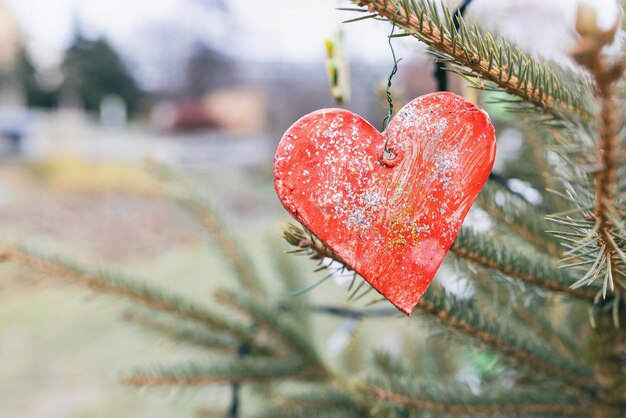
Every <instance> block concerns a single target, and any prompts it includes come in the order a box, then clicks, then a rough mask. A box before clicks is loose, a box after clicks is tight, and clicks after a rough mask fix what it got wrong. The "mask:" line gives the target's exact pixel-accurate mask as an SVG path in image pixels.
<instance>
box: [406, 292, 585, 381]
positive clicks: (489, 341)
mask: <svg viewBox="0 0 626 418" xmlns="http://www.w3.org/2000/svg"><path fill="white" fill-rule="evenodd" d="M416 309H419V310H420V311H422V312H425V313H428V314H430V315H433V316H435V317H436V318H437V320H439V321H440V322H442V323H443V324H444V325H445V326H447V327H448V328H450V329H452V330H454V331H457V332H459V333H460V334H462V335H465V336H468V337H470V338H471V339H472V340H473V341H475V342H479V343H480V344H483V345H485V346H486V347H488V348H490V349H492V350H494V351H495V352H497V353H500V354H502V355H504V356H505V357H506V358H509V359H511V360H513V361H514V362H515V363H516V364H517V365H518V366H522V367H526V366H530V367H532V368H533V369H534V370H536V371H538V372H540V373H542V374H544V375H546V376H549V377H552V378H555V379H558V380H561V381H563V382H566V383H568V384H571V385H573V386H575V387H577V388H579V389H584V390H587V389H592V388H594V387H595V382H594V381H593V379H592V378H591V372H590V370H588V369H587V368H585V367H583V366H580V365H579V364H577V363H574V362H572V361H570V360H569V359H567V358H565V357H562V356H561V355H559V354H557V353H556V352H555V351H554V350H553V349H552V348H551V347H550V346H547V345H545V344H544V343H542V342H541V341H539V340H537V339H536V338H535V337H533V335H532V334H529V333H524V332H523V328H519V327H518V328H517V329H516V330H515V331H513V330H512V329H510V328H508V327H507V325H506V324H502V323H500V321H489V320H488V319H487V318H486V317H485V316H484V315H482V314H480V313H479V312H478V311H477V310H476V309H475V307H474V306H473V304H472V302H471V301H460V300H458V299H456V298H455V297H453V296H451V295H448V294H445V293H444V292H442V291H441V290H438V289H436V288H433V287H431V288H429V290H428V291H427V292H426V293H425V294H424V296H423V297H422V299H421V300H420V301H419V303H418V304H417V305H416ZM500 319H501V318H500Z"/></svg>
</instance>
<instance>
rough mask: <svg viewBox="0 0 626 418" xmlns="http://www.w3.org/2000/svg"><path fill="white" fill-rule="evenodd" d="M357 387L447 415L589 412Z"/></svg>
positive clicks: (578, 407)
mask: <svg viewBox="0 0 626 418" xmlns="http://www.w3.org/2000/svg"><path fill="white" fill-rule="evenodd" d="M359 389H360V390H362V391H363V392H365V393H368V394H369V395H371V396H373V397H375V398H376V399H378V400H379V401H389V402H393V403H395V404H399V405H403V406H406V407H409V408H414V409H416V410H419V411H428V412H434V413H439V414H447V415H463V416H471V415H481V416H491V415H496V414H522V415H526V414H558V415H574V416H586V415H587V414H588V413H589V410H588V408H587V407H585V406H582V405H563V404H550V403H524V404H520V405H515V404H512V403H503V404H498V405H454V404H450V403H444V402H434V401H426V400H420V399H415V398H413V397H411V398H409V397H407V396H405V395H402V394H399V393H396V392H393V391H390V390H386V389H382V388H379V387H375V386H370V385H365V384H359Z"/></svg>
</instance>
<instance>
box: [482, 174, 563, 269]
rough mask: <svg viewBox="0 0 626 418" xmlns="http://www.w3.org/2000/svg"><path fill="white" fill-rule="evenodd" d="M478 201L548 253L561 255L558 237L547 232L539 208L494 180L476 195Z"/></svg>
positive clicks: (546, 226) (497, 218)
mask: <svg viewBox="0 0 626 418" xmlns="http://www.w3.org/2000/svg"><path fill="white" fill-rule="evenodd" d="M477 203H478V205H479V206H480V207H481V208H483V209H484V210H485V211H486V212H487V213H489V214H490V215H491V216H492V217H493V218H494V219H496V220H497V221H498V222H500V223H502V224H504V225H507V226H508V227H509V228H510V229H511V230H512V231H513V232H515V233H516V234H518V235H519V236H520V237H522V238H524V239H525V240H526V241H528V242H530V243H531V244H533V245H535V246H536V247H537V248H538V249H540V250H543V251H546V252H547V253H548V254H550V255H552V256H555V257H561V256H562V250H561V248H560V240H559V239H558V238H557V237H555V236H554V234H551V233H548V232H547V231H548V230H550V229H551V228H550V227H551V225H550V224H549V223H548V222H547V221H546V219H545V218H544V215H545V213H542V212H541V210H540V208H538V207H537V206H534V205H531V204H530V203H528V202H527V201H526V200H524V199H522V198H520V197H519V196H517V195H515V194H513V193H511V192H510V191H509V190H508V189H507V188H506V187H503V186H502V185H500V184H498V183H497V182H493V181H488V182H487V183H486V184H485V187H483V190H482V191H481V192H480V194H479V195H478V199H477Z"/></svg>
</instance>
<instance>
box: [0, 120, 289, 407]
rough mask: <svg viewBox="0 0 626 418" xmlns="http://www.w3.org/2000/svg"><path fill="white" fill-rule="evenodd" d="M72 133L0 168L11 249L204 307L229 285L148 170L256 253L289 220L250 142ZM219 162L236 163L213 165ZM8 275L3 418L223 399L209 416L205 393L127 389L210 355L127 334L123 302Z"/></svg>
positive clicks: (0, 383)
mask: <svg viewBox="0 0 626 418" xmlns="http://www.w3.org/2000/svg"><path fill="white" fill-rule="evenodd" d="M48 122H54V121H47V122H46V123H48ZM55 123H56V122H55ZM71 126H72V127H73V128H72V129H70V127H69V126H67V127H65V128H64V129H63V130H62V131H61V132H62V135H58V136H54V135H51V134H50V132H58V131H55V130H54V129H49V128H48V129H45V130H42V132H46V134H47V136H46V137H43V138H42V137H39V138H37V137H36V136H35V137H34V138H31V139H32V140H33V141H35V142H38V145H36V146H34V147H30V149H28V150H27V151H25V152H23V153H22V154H21V155H20V156H19V157H17V158H16V157H15V156H12V157H11V158H10V159H9V157H6V158H5V160H4V163H3V164H2V165H1V166H0V178H1V179H2V180H1V181H0V231H2V233H1V234H2V238H3V239H6V240H9V241H18V242H23V243H26V244H28V245H31V246H33V247H35V248H42V249H44V250H50V251H53V252H54V253H60V254H64V255H65V256H68V257H69V258H71V259H74V261H77V262H83V263H87V264H90V265H93V266H96V267H97V266H105V267H106V268H109V269H111V268H113V269H117V270H122V271H125V272H132V273H135V274H136V275H137V276H138V277H141V278H144V279H145V280H146V281H148V282H150V283H152V284H157V285H161V286H163V287H165V288H169V289H173V290H175V291H176V292H178V293H182V294H185V295H188V296H191V297H194V298H195V299H199V300H202V295H207V296H208V294H209V290H210V288H212V287H214V286H216V285H217V283H216V282H215V281H216V280H217V281H218V282H220V281H221V282H220V283H223V282H224V281H227V280H229V279H228V277H229V274H228V271H227V269H226V268H225V267H224V265H223V263H222V262H221V261H220V260H219V259H217V258H216V255H215V251H214V249H212V248H210V245H208V244H207V242H206V239H205V236H203V233H202V231H201V229H200V228H199V227H198V225H197V224H196V223H195V222H194V221H193V220H192V219H191V218H190V217H189V216H188V215H187V214H186V213H185V212H184V211H182V210H181V209H179V208H178V207H176V206H175V205H174V204H172V203H171V202H170V201H169V200H168V198H167V196H164V195H163V193H162V192H163V188H162V187H161V185H160V183H159V181H158V180H157V179H155V177H154V176H152V175H151V174H150V172H149V170H147V167H146V164H145V162H144V157H146V156H151V155H152V156H153V155H155V154H156V155H158V154H159V153H161V154H160V155H165V156H166V157H167V158H169V159H170V160H173V161H174V162H176V163H177V164H178V169H179V170H180V171H181V172H182V173H185V174H184V175H185V176H186V177H187V176H188V180H189V183H190V184H192V185H193V187H194V188H198V189H201V190H202V191H203V192H206V193H207V194H208V196H209V197H210V198H211V200H212V201H213V202H214V203H215V204H216V205H217V206H219V207H220V209H221V211H222V212H223V214H224V216H225V217H226V218H227V219H230V220H232V221H233V222H232V224H233V225H237V227H236V228H235V230H236V231H237V232H239V233H241V232H245V233H246V237H252V238H250V239H246V241H248V242H251V241H254V240H255V239H257V240H258V239H264V238H265V237H264V236H263V235H264V233H265V232H262V231H268V230H269V229H271V228H272V226H274V225H275V224H276V221H277V218H278V217H279V216H280V214H279V213H280V212H278V211H277V210H276V209H277V208H278V205H277V203H276V202H274V201H273V193H271V190H272V188H271V182H270V181H269V180H270V179H271V177H270V173H271V171H270V170H271V169H270V168H269V166H270V164H271V158H270V159H268V158H266V157H265V156H266V155H268V153H267V152H260V151H259V149H258V148H259V147H261V148H262V147H265V146H266V145H267V144H265V143H264V142H261V141H259V142H257V143H255V144H254V145H253V146H252V148H253V149H252V151H247V152H248V154H250V155H254V156H255V159H256V160H255V161H253V163H251V162H250V159H249V158H248V159H246V155H245V152H246V150H247V148H246V147H248V148H250V145H249V144H250V139H248V140H247V141H248V142H247V143H248V145H246V139H243V140H241V141H239V142H233V143H232V144H231V146H229V145H228V144H226V145H221V146H216V145H215V140H217V138H214V139H212V140H208V141H207V140H203V139H204V138H198V137H196V138H182V139H181V138H164V137H160V138H159V137H156V136H155V137H149V136H148V135H146V134H145V133H144V134H136V133H130V134H129V132H127V131H119V132H113V133H111V132H104V131H101V130H99V129H98V128H97V127H95V126H92V125H90V124H88V123H86V124H81V125H80V130H77V132H81V134H80V136H79V135H77V136H75V137H73V136H72V135H71V134H68V133H67V132H71V131H74V130H75V129H76V126H78V125H76V124H71ZM60 138H62V139H60ZM194 140H195V141H194ZM211 141H213V142H211ZM46 144H47V145H46ZM48 145H50V147H48ZM107 150H111V152H107ZM137 150H141V151H137ZM214 150H215V151H227V153H226V154H225V155H224V157H223V158H219V159H216V158H215V157H214V154H215V152H214ZM237 153H238V154H239V156H240V157H241V158H237ZM94 155H95V156H97V158H95V157H94ZM269 155H271V153H270V154H269ZM229 156H230V158H231V161H230V162H229V161H227V158H228V157H229ZM259 156H261V157H262V158H263V159H264V161H262V162H259ZM214 160H217V161H214ZM232 160H235V161H236V162H232ZM260 174H261V175H260ZM259 211H262V212H263V214H262V216H259ZM259 219H262V221H259ZM273 224H274V225H273ZM273 230H274V232H275V233H278V229H277V228H273ZM261 237H262V238H261ZM253 248H254V246H253ZM1 269H2V270H0V271H2V276H3V279H2V280H0V359H2V361H0V376H1V377H2V378H1V379H0V409H1V413H0V416H2V417H6V418H18V417H29V418H37V417H41V418H43V417H46V418H50V417H64V418H65V417H68V418H70V417H71V418H73V417H110V416H125V417H171V416H192V412H193V410H194V409H195V408H197V407H199V406H206V405H210V404H211V403H215V402H217V401H218V400H220V399H224V398H225V397H224V396H223V391H220V390H211V391H209V392H208V393H209V394H210V395H209V398H208V399H209V400H210V401H208V402H207V400H206V398H205V394H206V393H207V392H203V395H202V399H203V400H204V402H198V400H199V399H198V397H194V396H193V394H194V393H195V391H190V392H187V394H182V395H181V394H180V393H177V392H174V391H168V390H158V389H157V390H155V391H149V392H148V393H144V392H139V391H137V390H136V389H129V388H126V387H123V386H121V385H120V384H119V383H118V378H119V376H120V374H121V373H122V372H124V370H128V369H130V368H132V367H135V366H140V365H145V364H148V363H150V362H152V363H155V362H156V363H158V362H162V363H168V362H174V361H176V360H183V359H185V358H187V359H188V358H196V359H197V358H198V355H200V356H201V357H202V356H203V355H204V354H202V353H200V354H199V353H191V352H190V351H189V349H185V348H182V347H178V346H176V345H174V344H171V343H169V342H167V341H164V340H162V339H160V338H158V337H155V336H152V335H147V334H145V333H143V332H137V329H136V328H135V327H133V326H130V325H128V324H124V323H121V322H120V320H119V313H120V312H121V310H122V309H120V308H122V307H123V306H124V305H123V304H122V303H120V302H116V301H113V300H112V299H109V298H103V297H96V298H94V297H91V296H89V295H90V294H89V293H88V292H86V291H85V290H83V289H81V288H77V287H75V286H71V285H65V284H64V283H63V282H61V281H57V280H53V279H50V278H41V277H37V276H35V275H33V274H32V273H29V272H27V271H25V270H22V269H18V268H15V267H6V266H3V267H1ZM191 354H194V355H193V356H192V355H191ZM164 393H165V394H167V395H168V396H163V394H164ZM169 395H172V396H169ZM173 395H176V396H173ZM226 398H227V397H226Z"/></svg>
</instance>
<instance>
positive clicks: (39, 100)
mask: <svg viewBox="0 0 626 418" xmlns="http://www.w3.org/2000/svg"><path fill="white" fill-rule="evenodd" d="M17 74H18V78H19V82H20V84H21V85H22V89H23V91H24V96H25V99H26V105H27V106H28V107H35V108H46V109H49V108H53V107H56V106H57V104H58V98H59V91H58V88H56V87H51V88H46V87H45V86H42V83H41V82H40V80H39V79H38V78H37V69H36V67H35V65H34V63H33V61H32V60H31V57H30V55H29V54H28V51H27V50H26V49H25V48H21V49H20V51H19V55H18V57H17Z"/></svg>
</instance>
